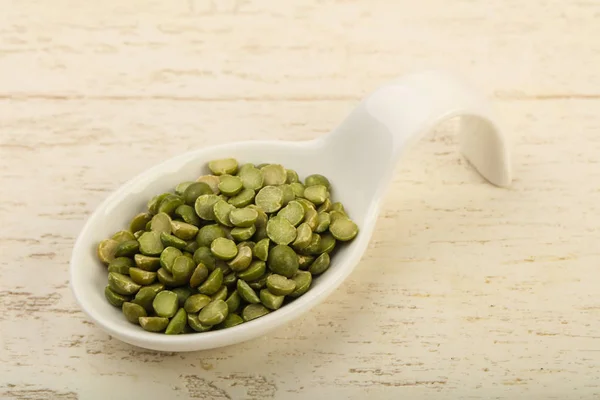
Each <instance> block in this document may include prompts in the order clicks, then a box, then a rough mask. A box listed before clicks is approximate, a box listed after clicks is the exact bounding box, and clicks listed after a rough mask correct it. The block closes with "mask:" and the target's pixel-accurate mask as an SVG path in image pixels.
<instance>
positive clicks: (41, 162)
mask: <svg viewBox="0 0 600 400" xmlns="http://www.w3.org/2000/svg"><path fill="white" fill-rule="evenodd" d="M430 67H443V68H449V69H452V70H454V71H457V72H458V73H461V74H464V75H466V76H468V77H469V78H470V79H471V81H472V82H473V83H474V84H476V85H477V86H478V87H479V88H480V90H481V91H482V92H483V93H484V94H486V95H488V96H489V97H490V99H491V101H492V103H493V105H494V106H495V107H496V109H497V111H498V114H499V116H500V117H501V119H502V121H503V123H504V125H505V128H506V130H507V133H508V134H509V136H510V138H511V140H512V143H513V151H514V170H515V178H516V179H515V181H514V184H513V185H512V187H510V188H509V189H497V188H494V187H491V186H489V185H487V184H485V183H484V182H483V181H482V179H480V178H479V177H478V176H477V174H476V173H474V172H473V171H472V170H471V169H470V168H469V166H468V165H467V164H466V162H465V161H463V160H462V158H461V157H460V155H459V154H458V153H457V150H456V147H457V146H456V141H455V137H454V132H453V131H452V127H451V126H446V127H441V128H440V129H439V130H438V131H437V132H436V133H435V134H433V135H431V136H430V137H428V138H427V139H426V140H425V141H424V142H422V143H421V144H420V145H419V146H417V148H416V149H415V150H414V151H413V152H412V153H411V154H410V155H409V156H408V157H407V158H406V159H405V162H404V163H403V164H402V165H401V167H400V168H399V169H398V171H397V174H396V176H395V180H394V182H393V185H392V186H391V188H390V191H389V194H388V196H387V198H386V201H385V203H384V208H383V211H382V215H381V216H380V220H379V221H378V225H377V229H376V232H375V234H374V236H373V239H372V242H371V245H370V247H369V249H368V252H367V253H366V254H365V256H364V258H363V260H362V262H361V263H360V265H359V266H358V267H357V269H356V271H355V272H354V273H353V274H352V275H351V276H350V278H349V279H348V281H346V282H345V283H344V284H343V285H342V286H341V287H340V288H339V290H337V291H336V292H335V293H334V294H333V295H332V296H331V297H330V298H328V300H327V301H326V302H325V303H323V304H322V305H319V306H317V307H316V308H315V309H314V310H313V311H311V312H310V313H308V314H307V315H305V316H303V317H301V318H300V319H298V320H296V321H294V322H293V323H291V324H290V325H287V326H285V327H284V328H281V329H279V330H276V331H274V332H273V333H271V334H269V335H267V336H265V337H262V338H259V339H256V340H252V341H249V342H246V343H243V344H240V345H236V346H231V347H228V348H224V349H218V350H213V351H204V352H196V353H188V354H175V353H173V354H164V353H158V352H154V351H145V350H143V349H139V348H135V347H132V346H129V345H126V344H124V343H121V342H119V341H117V340H115V339H112V338H111V337H109V336H108V335H106V334H105V333H104V332H103V331H101V330H100V329H98V328H97V327H95V326H94V325H92V324H91V323H90V322H89V320H88V319H87V318H86V317H85V316H84V315H83V313H81V312H80V311H79V309H78V307H77V306H76V304H75V302H74V300H73V297H72V295H71V292H70V289H69V287H68V283H69V282H68V260H69V257H70V252H71V248H72V245H73V242H74V240H75V238H76V236H77V234H78V232H79V230H80V229H81V228H82V226H83V223H84V221H85V219H86V217H87V216H88V215H89V214H90V213H91V212H92V211H93V209H94V208H95V207H96V206H97V205H98V204H99V203H100V202H101V201H102V200H103V199H104V198H105V197H106V196H108V194H109V193H110V192H111V191H112V190H114V189H115V188H117V187H118V186H119V185H120V184H122V183H123V182H125V181H126V180H128V179H130V178H131V177H133V176H135V175H136V174H137V173H139V172H141V171H143V170H144V169H146V168H148V167H150V166H152V165H154V164H155V163H157V162H160V161H162V160H165V159H167V158H168V157H171V156H174V155H177V154H179V153H182V152H184V151H186V150H189V149H192V148H197V147H199V146H207V145H214V144H218V143H224V142H230V141H234V140H246V139H256V138H260V139H285V140H303V139H309V138H313V137H316V136H318V135H322V134H325V133H327V132H328V131H329V130H330V129H331V128H333V127H334V126H335V125H336V124H337V123H338V122H339V121H340V120H341V119H343V118H344V116H345V115H346V113H347V112H349V110H351V108H352V107H353V106H354V105H355V104H356V103H357V101H358V100H359V99H360V98H361V97H362V96H363V95H365V94H366V93H368V92H369V91H371V90H372V89H374V88H375V87H376V86H378V85H379V84H382V83H384V82H386V81H387V80H390V79H393V78H394V77H396V76H398V75H401V74H404V73H407V72H411V71H415V70H420V69H422V68H430ZM599 162H600V2H599V1H597V0H587V1H565V0H485V1H483V0H481V1H477V0H421V1H416V2H415V1H408V0H401V1H400V0H396V1H394V0H387V1H386V0H368V1H367V0H364V1H359V0H338V1H332V0H285V1H283V0H280V1H275V0H272V1H267V0H235V1H233V0H212V1H209V0H168V1H167V0H165V1H150V0H148V1H143V0H129V1H121V0H103V1H87V0H38V1H36V0H0V196H1V197H0V254H1V257H0V398H2V399H133V398H143V399H158V398H161V399H186V398H202V399H292V400H294V399H322V398H335V399H366V398H370V399H399V398H402V399H404V398H406V399H458V398H462V399H483V398H486V399H487V398H498V399H516V398H524V399H561V400H563V399H579V398H581V399H593V398H599V397H600V383H599V380H598V378H599V376H600V321H599V319H600V295H599V290H600V284H599V278H598V276H599V274H598V271H599V270H600V250H599V249H600V246H599V239H600V235H599V233H600V215H599V211H600V209H599V204H600V163H599Z"/></svg>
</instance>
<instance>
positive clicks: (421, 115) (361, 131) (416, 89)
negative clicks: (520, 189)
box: [323, 71, 512, 186]
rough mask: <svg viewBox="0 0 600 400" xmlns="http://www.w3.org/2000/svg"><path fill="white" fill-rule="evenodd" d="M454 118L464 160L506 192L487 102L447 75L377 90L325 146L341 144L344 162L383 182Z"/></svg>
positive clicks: (505, 155) (501, 148)
mask: <svg viewBox="0 0 600 400" xmlns="http://www.w3.org/2000/svg"><path fill="white" fill-rule="evenodd" d="M456 116H459V117H461V123H460V132H459V136H460V143H461V150H462V152H463V154H464V155H465V157H466V158H467V159H468V160H469V161H470V162H471V164H472V165H473V166H474V167H475V169H476V170H477V171H478V172H479V173H480V174H481V175H482V176H483V177H484V178H486V179H487V180H488V181H489V182H491V183H493V184H494V185H497V186H508V185H509V184H510V182H511V179H512V178H511V168H510V156H509V151H508V148H507V141H506V137H505V136H504V134H503V132H502V130H501V129H500V128H499V126H498V123H497V122H496V120H495V119H494V117H493V115H492V112H491V111H490V109H489V106H488V104H487V102H486V101H485V99H483V98H481V96H479V95H478V94H477V93H476V92H475V91H473V90H472V89H471V88H470V87H468V86H467V85H466V84H465V83H463V82H462V81H460V80H458V79H457V78H455V77H453V76H452V75H450V74H449V73H447V72H442V71H427V72H422V73H417V74H413V75H407V76H405V77H402V78H400V79H398V80H396V81H392V82H390V83H388V84H386V85H384V86H382V87H380V88H379V89H377V90H375V91H374V92H373V93H372V94H371V95H369V96H367V97H366V98H365V99H364V100H363V101H362V102H361V103H360V105H359V106H357V107H356V109H355V110H354V111H352V113H351V114H350V115H349V116H348V117H347V119H346V120H345V121H344V122H343V123H342V124H341V125H340V126H339V127H338V128H337V129H336V130H335V131H334V132H332V133H331V134H330V135H328V136H326V137H325V138H324V139H323V140H324V144H325V145H326V146H327V145H328V144H335V147H336V148H337V149H339V148H340V144H341V143H342V142H343V143H344V145H343V146H342V147H343V148H344V149H346V150H347V153H346V157H350V158H353V162H354V163H355V164H356V163H358V164H362V165H364V163H367V165H371V166H372V167H373V168H374V169H375V170H377V169H379V170H380V171H378V172H379V176H381V177H382V178H384V177H386V176H387V177H388V178H390V177H391V173H392V172H393V166H394V165H395V164H396V162H397V161H398V159H399V158H400V157H401V155H402V154H403V153H404V152H405V151H406V150H408V149H409V148H410V147H411V145H412V144H413V143H415V142H416V141H418V140H419V139H421V138H422V137H423V136H424V135H426V134H427V133H429V132H431V131H432V130H433V128H434V127H435V126H436V125H438V124H439V123H440V122H442V121H444V120H446V119H448V118H451V117H456ZM380 183H381V182H380Z"/></svg>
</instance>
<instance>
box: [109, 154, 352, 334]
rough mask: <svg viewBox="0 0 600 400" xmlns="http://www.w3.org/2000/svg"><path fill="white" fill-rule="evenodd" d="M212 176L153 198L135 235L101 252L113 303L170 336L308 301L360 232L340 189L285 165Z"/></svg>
mask: <svg viewBox="0 0 600 400" xmlns="http://www.w3.org/2000/svg"><path fill="white" fill-rule="evenodd" d="M209 168H210V170H211V172H212V175H206V176H202V177H200V178H199V179H198V180H197V181H196V182H183V183H181V184H179V185H177V187H175V190H174V191H173V192H169V193H163V194H161V195H158V196H155V197H153V198H152V199H151V200H150V201H149V202H148V210H147V211H146V212H142V213H140V214H138V215H136V216H135V217H133V220H132V221H131V224H130V227H129V230H123V231H120V232H117V233H115V234H114V235H113V236H112V237H111V238H110V239H106V240H103V241H102V242H100V244H99V245H98V257H99V258H100V260H101V261H102V262H103V263H105V264H106V265H108V286H106V288H105V291H104V293H105V296H106V299H107V300H108V302H109V303H110V304H112V305H113V306H115V307H120V308H121V309H122V311H123V314H124V316H125V318H127V320H128V321H129V322H131V323H134V324H139V325H140V326H141V327H142V328H143V329H145V330H146V331H150V332H164V333H166V334H168V335H174V334H181V333H191V332H206V331H210V330H213V329H223V328H230V327H233V326H236V325H239V324H241V323H243V322H247V321H251V320H253V319H256V318H259V317H262V316H264V315H266V314H268V313H269V312H271V311H274V310H277V309H279V308H280V307H282V306H284V305H285V304H286V303H287V302H289V301H292V300H293V299H294V298H297V297H299V296H302V295H303V294H304V293H306V292H307V291H308V290H309V289H310V287H311V284H312V279H313V276H317V275H320V274H322V273H324V272H325V271H327V269H328V268H329V265H330V256H331V254H332V251H333V250H334V248H335V247H336V243H338V242H346V241H349V240H352V239H353V238H354V237H355V236H356V235H357V233H358V226H357V225H356V224H355V223H354V222H353V221H352V220H350V218H349V217H348V215H347V214H346V212H345V211H344V207H343V206H342V204H341V203H337V202H336V203H332V201H331V199H330V183H329V181H328V180H327V178H325V177H324V176H322V175H310V176H308V177H307V178H306V179H305V180H304V183H301V182H300V180H299V178H298V174H297V173H296V172H295V171H293V170H291V169H285V168H284V167H283V166H282V165H279V164H263V165H259V166H255V165H253V164H244V165H242V166H238V162H237V161H236V160H234V159H230V158H229V159H222V160H215V161H212V162H210V163H209Z"/></svg>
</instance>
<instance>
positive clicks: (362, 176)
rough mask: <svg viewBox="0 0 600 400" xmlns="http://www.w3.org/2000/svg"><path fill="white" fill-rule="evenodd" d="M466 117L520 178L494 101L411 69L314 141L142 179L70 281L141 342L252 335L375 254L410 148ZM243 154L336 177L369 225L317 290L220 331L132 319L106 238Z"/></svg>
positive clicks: (470, 136)
mask: <svg viewBox="0 0 600 400" xmlns="http://www.w3.org/2000/svg"><path fill="white" fill-rule="evenodd" d="M457 115H459V116H463V117H464V118H463V122H462V126H461V145H462V149H463V153H464V154H465V155H466V157H467V158H468V159H469V160H470V161H471V163H472V164H473V165H474V166H475V168H476V169H477V170H478V171H479V172H480V173H481V174H482V175H483V176H484V177H485V178H486V179H488V181H490V182H491V183H493V184H495V185H498V186H506V185H508V184H509V183H510V180H511V177H510V168H509V165H510V163H509V157H508V151H507V148H506V141H505V138H504V137H503V136H502V134H501V131H500V129H498V127H497V124H496V123H495V121H494V120H493V119H492V117H491V113H490V111H489V110H488V108H487V106H486V105H485V102H483V101H482V100H481V99H480V98H479V97H478V96H476V95H475V94H474V92H473V91H472V90H471V89H469V88H467V87H466V86H465V85H464V84H463V83H462V82H460V81H458V80H457V79H456V78H454V77H452V76H450V75H448V74H447V73H444V72H439V71H429V72H424V73H419V74H415V75H410V76H407V77H405V78H402V79H400V80H398V81H395V82H392V83H390V84H388V85H385V86H383V87H382V88H380V89H378V90H376V91H375V92H374V93H373V94H371V95H370V96H368V97H367V98H365V99H364V100H363V101H362V102H361V103H360V104H359V105H358V106H357V107H356V108H355V110H354V111H352V112H351V113H350V115H349V116H348V117H347V118H346V120H345V121H343V123H342V124H341V125H340V126H339V127H338V128H336V129H335V130H333V131H332V132H331V133H330V134H328V135H326V136H324V137H321V138H318V139H316V140H312V141H306V142H279V141H251V142H241V143H231V144H226V145H221V146H215V147H210V148H205V149H199V150H195V151H191V152H188V153H185V154H182V155H180V156H177V157H174V158H172V159H169V160H167V161H165V162H163V163H161V164H160V165H157V166H155V167H153V168H151V169H149V170H147V171H145V172H143V173H142V174H140V175H139V176H137V177H135V178H133V179H132V180H130V181H129V182H127V183H126V184H124V185H123V186H122V187H121V188H119V189H118V190H117V191H115V192H114V193H113V194H112V195H110V196H109V197H108V198H107V199H106V200H105V201H104V202H103V203H102V204H101V205H100V206H99V207H98V208H97V209H96V211H95V212H94V213H93V214H92V215H91V216H90V217H89V219H88V221H87V222H86V224H85V226H84V228H83V229H82V231H81V233H80V235H79V237H78V239H77V241H76V243H75V246H74V249H73V253H72V258H71V263H70V274H71V279H70V284H71V289H72V291H73V293H74V296H75V298H76V300H77V302H78V303H79V305H80V306H81V308H82V309H83V311H84V312H85V313H86V314H87V315H88V316H89V317H90V318H91V319H92V320H93V321H94V322H95V323H96V324H97V325H99V326H100V327H101V328H102V329H104V330H105V331H106V332H107V333H109V334H110V335H112V336H114V337H116V338H118V339H120V340H122V341H124V342H126V343H129V344H132V345H136V346H139V347H143V348H147V349H152V350H160V351H195V350H203V349H209V348H217V347H221V346H226V345H231V344H235V343H239V342H242V341H246V340H249V339H252V338H255V337H258V336H260V335H263V334H265V333H267V332H268V331H270V330H272V329H274V328H276V327H278V326H281V325H283V324H285V323H286V322H289V321H291V320H292V319H294V318H297V317H299V316H300V315H302V314H303V313H305V312H306V311H308V310H309V309H311V308H312V307H314V306H315V305H316V304H318V303H319V302H321V301H322V300H324V299H325V298H326V297H327V296H328V295H329V294H331V293H332V292H333V291H334V290H335V289H336V288H337V287H338V286H339V285H340V284H341V283H342V282H343V281H344V279H345V278H346V277H347V276H348V275H349V274H350V273H351V272H352V270H353V269H354V267H355V266H356V265H357V264H358V262H359V261H360V258H361V257H362V255H363V253H364V252H365V250H366V248H367V246H368V244H369V240H370V238H371V235H372V233H373V229H374V226H375V223H376V220H377V216H378V213H379V205H380V202H381V199H382V198H383V196H384V194H385V190H386V188H387V186H388V183H389V181H390V180H391V177H392V173H393V171H394V168H395V165H396V162H397V161H398V159H399V158H400V156H401V154H403V152H404V151H405V150H406V149H407V148H409V147H410V144H411V143H414V142H415V141H416V140H418V139H419V138H420V137H421V136H422V135H424V134H426V133H427V132H428V131H430V130H431V129H432V128H433V127H434V126H435V125H437V124H438V123H439V122H441V121H442V120H444V119H446V118H450V117H454V116H457ZM229 157H233V158H236V159H238V160H239V162H240V163H255V164H260V163H278V164H282V165H284V166H285V167H286V168H291V169H294V170H296V172H298V174H299V175H300V177H306V176H308V175H310V174H314V173H319V174H323V175H325V176H327V177H328V178H329V179H330V181H331V183H332V197H333V199H334V200H339V201H342V202H343V203H344V206H345V208H346V210H347V212H348V214H349V216H350V217H351V218H352V219H353V220H354V221H355V222H356V223H357V224H358V226H359V228H360V232H359V234H358V235H357V237H356V238H355V239H354V240H353V241H352V242H350V243H347V244H344V245H343V246H339V249H338V250H337V251H336V253H335V256H334V257H332V262H331V266H330V268H329V269H328V271H327V272H326V273H324V274H323V275H321V276H319V277H317V278H315V279H314V280H313V284H312V286H311V289H310V290H309V291H308V292H307V293H306V294H304V295H303V296H301V297H299V298H297V299H295V300H294V301H293V302H290V303H289V304H287V305H285V306H284V307H282V308H280V309H279V310H277V311H275V312H272V313H270V314H267V315H265V316H263V317H261V318H258V319H255V320H252V321H250V322H247V323H244V324H241V325H238V326H235V327H232V328H228V329H223V330H219V331H209V332H204V333H195V334H189V335H176V336H169V335H163V334H157V333H151V332H146V331H144V330H142V329H141V328H140V327H139V326H137V325H133V324H131V323H129V322H128V321H127V320H126V319H125V318H124V316H123V314H122V313H121V311H120V310H118V309H116V308H115V307H113V306H111V305H110V304H109V303H108V302H107V301H106V299H105V298H104V287H105V286H106V267H105V266H103V265H102V264H101V263H100V262H99V260H98V259H97V256H96V246H97V244H98V242H99V241H100V240H102V239H103V238H106V237H110V236H111V235H112V234H113V233H114V232H116V231H119V230H122V229H124V227H125V224H126V223H127V222H128V221H129V220H130V219H131V218H132V216H133V215H135V214H137V213H139V212H141V211H143V210H144V209H145V207H146V202H147V200H148V199H149V198H151V197H152V196H154V195H156V194H159V193H162V192H164V191H166V190H171V189H172V188H173V187H175V185H176V184H178V183H179V182H182V181H185V180H195V179H196V178H197V177H199V176H201V175H205V174H208V173H209V171H208V168H207V163H208V161H210V160H213V159H219V158H229Z"/></svg>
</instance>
